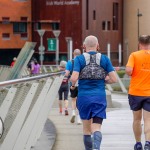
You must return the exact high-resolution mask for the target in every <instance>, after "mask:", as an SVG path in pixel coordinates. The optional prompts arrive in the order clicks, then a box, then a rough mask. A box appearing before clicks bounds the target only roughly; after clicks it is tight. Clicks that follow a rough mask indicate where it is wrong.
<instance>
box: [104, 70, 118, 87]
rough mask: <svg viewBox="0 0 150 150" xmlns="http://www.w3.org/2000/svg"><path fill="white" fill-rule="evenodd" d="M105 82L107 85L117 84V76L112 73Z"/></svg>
mask: <svg viewBox="0 0 150 150" xmlns="http://www.w3.org/2000/svg"><path fill="white" fill-rule="evenodd" d="M105 82H106V83H107V84H112V83H116V82H117V76H116V74H115V72H114V71H112V72H110V73H109V74H108V76H107V77H106V78H105Z"/></svg>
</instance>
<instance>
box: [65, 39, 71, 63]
mask: <svg viewBox="0 0 150 150" xmlns="http://www.w3.org/2000/svg"><path fill="white" fill-rule="evenodd" d="M65 39H66V42H67V49H68V59H69V60H72V52H73V41H72V37H66V38H65Z"/></svg>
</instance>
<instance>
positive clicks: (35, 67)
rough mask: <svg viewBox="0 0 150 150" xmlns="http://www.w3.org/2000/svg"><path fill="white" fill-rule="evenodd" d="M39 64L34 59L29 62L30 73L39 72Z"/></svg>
mask: <svg viewBox="0 0 150 150" xmlns="http://www.w3.org/2000/svg"><path fill="white" fill-rule="evenodd" d="M40 69H41V67H40V65H39V63H38V62H37V60H34V61H33V62H32V63H31V74H32V75H35V74H39V73H40Z"/></svg>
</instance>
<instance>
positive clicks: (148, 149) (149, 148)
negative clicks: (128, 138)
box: [144, 142, 150, 150]
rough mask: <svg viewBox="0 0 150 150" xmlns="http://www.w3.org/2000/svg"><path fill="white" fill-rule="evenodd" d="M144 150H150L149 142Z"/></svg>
mask: <svg viewBox="0 0 150 150" xmlns="http://www.w3.org/2000/svg"><path fill="white" fill-rule="evenodd" d="M144 150H150V143H149V142H146V143H145V146H144Z"/></svg>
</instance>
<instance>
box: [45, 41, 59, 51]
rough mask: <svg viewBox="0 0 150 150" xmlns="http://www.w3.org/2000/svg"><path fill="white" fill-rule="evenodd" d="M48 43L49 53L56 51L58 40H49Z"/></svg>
mask: <svg viewBox="0 0 150 150" xmlns="http://www.w3.org/2000/svg"><path fill="white" fill-rule="evenodd" d="M47 41H48V51H56V48H57V46H56V45H57V44H56V39H54V38H49V39H48V40H47Z"/></svg>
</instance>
